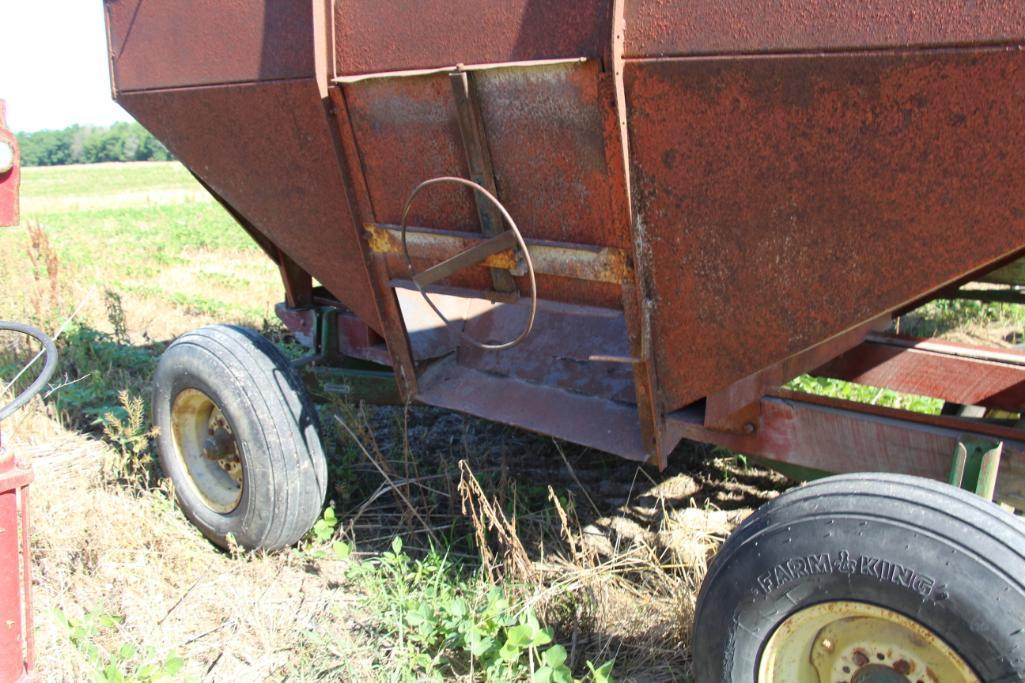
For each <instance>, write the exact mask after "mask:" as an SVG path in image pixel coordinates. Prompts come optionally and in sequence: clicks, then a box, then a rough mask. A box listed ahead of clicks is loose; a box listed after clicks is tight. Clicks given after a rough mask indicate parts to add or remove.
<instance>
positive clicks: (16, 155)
mask: <svg viewBox="0 0 1025 683" xmlns="http://www.w3.org/2000/svg"><path fill="white" fill-rule="evenodd" d="M6 113H7V111H6V108H5V104H4V101H3V100H0V145H5V149H0V226H8V225H17V224H18V218H19V215H18V191H19V188H20V186H21V152H20V150H19V149H18V141H17V140H16V139H15V137H14V133H12V132H11V131H9V130H7V118H6Z"/></svg>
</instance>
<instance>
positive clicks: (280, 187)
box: [118, 79, 381, 331]
mask: <svg viewBox="0 0 1025 683" xmlns="http://www.w3.org/2000/svg"><path fill="white" fill-rule="evenodd" d="M118 101H119V102H120V103H121V105H122V106H123V107H124V108H125V109H127V110H128V111H129V112H130V113H131V114H132V115H133V116H135V117H136V118H137V119H138V120H139V121H140V123H142V124H143V125H144V126H146V128H147V129H149V130H150V131H152V132H153V134H154V135H156V136H157V137H158V138H160V139H161V140H162V141H163V142H164V143H165V144H166V145H167V146H168V148H169V149H170V150H171V151H172V152H173V153H174V154H175V156H177V157H178V158H179V159H181V160H182V161H183V162H184V163H185V164H186V165H187V166H189V168H190V169H191V170H192V171H193V172H194V173H196V174H197V175H198V176H199V177H201V178H202V179H203V180H204V181H205V182H206V183H207V184H208V185H209V186H210V187H211V189H213V190H214V192H216V193H217V195H219V196H220V197H222V198H223V199H224V200H225V201H226V202H227V203H229V204H230V205H231V206H232V207H234V209H235V210H237V212H238V213H239V214H240V215H241V216H242V217H244V219H245V220H246V221H247V222H249V223H250V224H252V226H253V227H254V228H255V229H256V230H258V231H259V232H260V233H262V234H263V235H265V236H266V237H267V238H268V239H270V240H271V241H272V242H273V243H274V245H275V246H277V247H278V248H279V249H281V250H282V251H284V252H285V253H286V254H288V255H289V257H290V258H291V259H292V260H294V261H295V263H296V264H298V265H299V266H300V267H301V268H302V269H303V270H305V271H306V272H308V273H312V274H313V275H314V276H315V277H316V278H317V279H318V280H320V281H321V283H323V284H324V286H326V287H327V288H328V289H329V290H330V291H331V293H332V294H334V295H335V296H336V297H338V299H339V300H341V301H342V302H343V303H344V304H345V305H346V306H347V307H349V308H350V309H352V310H353V311H355V312H356V313H357V314H358V315H359V316H360V317H361V318H363V319H364V320H365V321H366V322H367V324H369V325H370V326H371V327H374V328H375V329H377V330H378V331H380V329H381V322H380V318H379V316H378V311H377V305H376V302H375V299H374V292H373V290H372V289H371V285H370V279H369V275H368V272H367V265H366V262H365V259H364V256H363V254H364V246H363V244H362V242H361V241H360V238H359V234H358V232H357V225H356V223H355V222H354V219H353V215H352V212H351V210H350V207H349V203H348V201H347V198H346V194H345V192H344V191H343V189H342V188H344V184H345V182H346V180H345V178H344V176H343V173H342V169H341V167H340V164H339V160H338V156H337V153H336V149H335V144H334V140H333V138H332V135H331V131H330V130H329V128H328V118H327V113H326V112H325V110H324V107H323V105H322V104H321V101H320V98H319V95H318V88H317V85H316V83H315V82H314V81H313V80H312V79H310V80H299V81H278V82H274V83H267V84H255V85H240V86H231V87H224V88H192V89H185V90H169V91H155V92H143V93H122V95H121V97H120V98H119V100H118Z"/></svg>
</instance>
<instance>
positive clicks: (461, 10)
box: [335, 0, 612, 75]
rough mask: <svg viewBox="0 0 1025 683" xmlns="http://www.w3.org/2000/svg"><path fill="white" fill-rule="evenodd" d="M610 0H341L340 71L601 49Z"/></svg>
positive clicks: (607, 26)
mask: <svg viewBox="0 0 1025 683" xmlns="http://www.w3.org/2000/svg"><path fill="white" fill-rule="evenodd" d="M611 5H612V2H611V0H574V1H573V2H566V1H565V0H482V1H477V2H469V1H467V0H418V1H417V2H409V1H408V0H336V2H335V59H336V64H337V71H338V73H339V74H342V75H350V74H363V73H376V72H382V71H398V70H405V69H424V68H435V67H444V66H455V65H456V64H490V63H494V62H519V61H528V60H538V59H558V58H565V57H598V56H601V55H602V54H604V52H605V45H606V44H607V43H608V42H609V38H610V35H611V28H610V26H611V15H610V11H611Z"/></svg>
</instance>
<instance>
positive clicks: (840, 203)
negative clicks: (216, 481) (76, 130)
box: [105, 0, 1025, 680]
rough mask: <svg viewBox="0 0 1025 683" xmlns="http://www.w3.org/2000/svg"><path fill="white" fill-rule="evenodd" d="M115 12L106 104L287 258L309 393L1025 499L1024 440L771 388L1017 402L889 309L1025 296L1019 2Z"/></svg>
mask: <svg viewBox="0 0 1025 683" xmlns="http://www.w3.org/2000/svg"><path fill="white" fill-rule="evenodd" d="M105 7H106V13H107V26H108V37H109V45H110V64H111V75H112V83H113V92H114V97H115V98H116V99H117V101H118V102H119V103H120V104H121V105H122V106H124V107H125V108H126V109H127V110H128V111H129V112H131V113H132V114H133V115H134V116H135V117H136V118H137V119H139V121H140V122H141V123H142V124H143V125H145V126H146V127H147V128H148V129H149V130H150V131H152V132H153V133H154V134H155V135H156V136H157V137H158V138H160V139H161V140H162V142H164V143H165V144H166V146H167V147H168V148H169V149H170V150H171V151H172V152H173V153H174V154H175V155H176V156H177V157H178V158H179V159H180V160H182V162H183V163H184V164H185V165H186V166H187V167H188V168H190V169H191V170H192V172H193V173H194V174H195V175H196V176H197V178H198V179H199V180H200V181H201V182H202V183H203V184H204V186H205V187H206V188H207V189H208V190H209V191H210V192H211V193H212V194H213V195H214V197H216V198H217V199H218V200H219V201H220V202H221V203H222V204H223V205H224V207H225V208H226V209H227V210H228V211H229V212H231V214H232V215H233V216H234V217H235V218H236V219H237V220H238V222H239V223H240V224H241V225H242V226H243V227H244V228H245V229H246V230H247V231H248V233H249V234H250V235H251V236H252V237H253V238H254V240H256V242H257V243H259V245H260V246H261V247H262V248H263V250H264V251H265V252H266V253H267V255H268V257H269V258H271V259H272V260H273V261H274V262H275V263H277V264H278V265H279V267H280V271H281V277H282V281H283V285H284V290H285V302H284V303H283V304H281V305H280V306H279V307H278V314H279V316H280V317H281V319H282V320H283V321H284V322H285V324H286V326H287V327H288V328H289V329H290V330H291V331H292V333H293V334H294V335H295V336H296V338H297V339H299V340H302V341H304V342H305V343H306V344H307V345H308V346H309V347H310V355H309V356H307V357H306V358H304V359H301V361H299V362H298V363H297V364H296V366H297V367H298V368H299V369H300V370H301V371H302V373H303V374H304V375H305V377H306V378H307V381H308V382H309V383H310V386H311V388H312V390H313V392H314V393H316V394H320V395H323V394H325V393H327V394H330V393H345V394H347V395H363V396H365V397H367V398H370V399H372V400H379V401H394V400H397V401H400V402H418V403H423V404H428V405H434V406H439V407H443V408H449V409H453V410H458V411H461V412H465V413H469V414H472V415H476V416H479V417H483V418H487V419H491V420H497V421H501V422H504V423H507V424H510V425H515V426H518V427H523V428H526V429H531V430H534V431H538V432H542V433H545V434H548V435H551V436H555V437H558V438H562V439H566V440H569V441H573V442H575V443H579V444H582V445H585V446H589V447H592V448H596V449H599V450H603V451H607V452H610V453H614V454H617V455H620V456H622V457H625V458H629V459H633V460H636V461H640V462H647V463H651V464H653V465H655V466H657V467H659V468H664V467H665V466H666V463H667V459H668V458H669V457H670V454H671V453H672V451H673V450H674V449H675V448H676V446H677V445H678V444H679V443H680V442H681V440H684V439H689V440H693V441H699V442H703V443H710V444H716V445H719V446H724V447H726V448H730V449H733V450H736V451H740V452H743V453H747V454H750V455H752V456H757V457H759V458H762V459H765V460H768V461H772V462H774V463H776V464H777V466H779V467H781V468H787V469H788V471H791V472H794V471H804V472H819V473H827V472H835V473H855V472H872V471H876V472H889V473H894V474H901V475H914V476H916V477H924V478H928V479H933V480H939V481H948V480H949V481H951V482H953V483H957V484H961V485H965V486H968V487H970V488H972V489H973V490H978V491H980V492H981V493H983V494H986V495H992V497H993V498H994V499H996V500H998V501H1001V502H1004V503H1007V504H1010V505H1015V506H1019V507H1025V433H1023V432H1022V431H1020V430H1019V429H1017V428H1015V426H1014V425H1013V424H1010V423H1007V422H1004V423H1001V422H999V421H992V420H984V419H975V418H969V417H966V416H959V415H946V414H944V415H923V414H918V413H914V412H911V411H906V410H895V409H890V408H882V407H878V406H873V405H866V404H859V403H853V402H850V401H842V400H837V399H830V398H824V397H820V396H813V395H810V394H807V393H802V392H797V391H793V390H788V389H785V388H783V387H784V385H785V384H786V383H787V382H788V381H789V380H791V379H793V378H794V377H797V376H799V375H802V374H811V375H815V376H819V377H827V378H835V379H841V380H847V381H853V382H859V383H862V384H868V385H871V386H876V387H881V388H888V389H893V390H896V391H900V392H906V393H912V394H917V395H924V396H931V397H935V398H939V399H942V400H944V401H946V402H948V403H950V404H962V405H974V406H983V407H985V408H992V409H1000V410H1003V411H1007V412H1011V413H1020V412H1022V407H1023V406H1025V353H1022V352H1019V351H1014V350H1007V349H991V348H981V347H976V346H968V345H963V344H954V343H950V342H945V341H939V340H933V339H915V338H910V337H907V336H902V335H900V334H899V333H896V332H895V328H894V326H893V320H894V319H895V318H897V317H899V316H900V315H902V314H903V313H905V312H907V311H910V310H912V309H914V308H915V307H917V306H920V305H921V304H923V303H925V302H928V301H930V300H932V299H936V298H944V297H977V298H980V299H983V300H996V299H1006V300H1012V299H1015V300H1016V298H1017V297H1019V296H1020V293H1019V292H1018V291H1017V286H1019V285H1025V278H1023V277H1022V275H1023V273H1025V266H1023V264H1025V260H1023V259H1022V257H1023V256H1025V157H1023V155H1022V154H1020V150H1021V149H1023V148H1025V116H1022V113H1023V112H1025V50H1023V47H1025V9H1023V7H1022V6H1021V4H1020V3H1018V2H1014V1H1012V0H998V1H997V2H993V3H989V4H986V5H985V6H982V5H971V6H967V5H966V6H957V7H955V6H953V5H951V4H950V3H945V2H941V1H940V0H914V1H913V2H910V3H908V2H897V0H873V1H872V2H869V3H858V4H851V3H846V2H843V1H842V0H801V1H799V2H794V3H784V4H773V5H765V6H764V7H755V6H753V5H752V4H751V3H746V2H742V1H741V0H726V1H725V2H724V1H722V0H699V1H697V2H693V1H691V2H682V1H680V2H675V1H670V2H664V1H662V0H581V1H580V2H574V3H563V2H559V1H557V0H505V1H503V2H492V1H490V0H480V1H477V2H452V1H450V0H424V1H422V2H417V3H411V2H402V1H401V0H388V1H386V2H372V1H370V0H304V1H303V2H285V1H283V0H263V1H261V2H252V3H242V4H237V6H235V5H233V7H232V11H226V10H224V9H223V8H221V7H219V6H218V5H217V4H215V3H207V2H203V1H202V0H188V1H186V2H146V3H142V2H140V0H106V2H105ZM214 34H216V35H218V36H223V35H231V36H232V41H231V42H230V45H229V44H227V43H226V42H225V41H222V40H219V39H211V38H210V36H212V35H214ZM226 140H231V143H230V144H225V142H224V141H226ZM442 178H450V179H451V178H454V179H457V180H454V181H442V180H439V179H442ZM452 183H460V184H462V185H464V187H455V186H452ZM475 188H480V189H479V190H478V189H475ZM414 198H415V202H414V201H413V200H414ZM977 281H985V282H989V283H990V284H991V286H992V287H991V288H990V289H982V290H979V289H973V288H967V289H966V288H965V287H964V285H966V284H968V283H972V282H977ZM1007 285H1011V288H1010V289H1007V288H1006V287H1007ZM993 287H997V288H996V289H994V288H993ZM999 287H1005V288H1004V289H1000V288H999ZM424 291H426V292H428V293H427V294H426V295H425V296H424V297H421V293H422V292H424ZM427 297H429V298H427ZM521 330H524V331H526V333H521ZM222 332H223V330H222ZM220 333H221V332H217V331H216V330H214V331H211V332H210V334H211V335H213V336H216V335H217V334H220ZM510 340H512V342H513V343H509V342H510ZM271 364H272V365H274V366H275V367H276V368H277V367H278V365H279V362H278V360H273V361H272V362H271ZM251 370H252V371H253V372H256V370H255V369H253V368H249V366H246V365H245V364H243V365H242V366H240V367H239V369H237V371H238V372H239V373H242V374H245V373H248V372H250V371H251ZM276 372H282V373H284V372H285V371H284V370H283V369H281V368H278V369H277V370H276ZM165 374H166V375H167V378H168V379H167V381H169V382H170V381H171V379H172V378H173V375H174V372H173V371H172V370H171V369H167V370H166V373H165ZM239 381H242V380H241V379H240V380H239ZM186 384H187V383H186ZM176 386H177V385H176ZM182 386H183V387H185V386H186V385H185V384H183V385H182ZM290 386H291V385H290ZM186 388H187V387H186ZM294 391H295V389H294V387H292V388H290V389H289V392H292V393H294ZM364 392H366V393H364ZM292 393H288V396H286V397H285V398H283V399H282V400H283V401H284V403H283V404H282V405H286V404H290V402H291V401H293V399H294V400H298V398H296V397H294V396H293V395H292ZM171 399H173V397H170V399H169V400H171ZM295 405H298V404H295ZM217 408H218V409H220V410H223V406H217ZM278 414H279V415H285V412H279V413H278ZM296 414H297V415H300V414H301V411H300V413H296ZM224 415H225V417H226V418H227V419H228V420H229V421H230V420H231V419H233V418H232V415H230V414H228V412H224ZM313 438H315V437H313ZM283 443H284V442H283ZM980 443H981V444H989V445H988V446H986V447H985V449H984V451H985V452H986V453H988V454H987V455H979V456H978V457H977V456H976V454H975V451H976V450H977V448H976V445H977V444H980ZM307 447H308V448H307ZM303 448H306V450H304V451H303V452H304V453H307V454H313V453H314V452H315V451H317V450H318V448H319V445H316V447H313V446H312V445H311V444H309V443H307V444H306V446H304V447H303ZM246 450H247V449H246V448H245V447H243V448H241V449H240V451H241V452H240V453H239V456H240V461H241V467H242V470H243V475H242V480H243V481H245V473H246V471H247V467H248V466H252V467H256V465H255V464H253V465H247V462H252V463H262V464H260V466H261V467H262V466H264V465H267V462H264V460H265V459H266V457H268V456H266V454H261V453H260V452H255V451H254V452H248V453H247V452H246ZM272 450H273V449H272ZM962 451H963V454H962ZM275 452H276V451H275ZM996 453H999V458H997V457H996V455H995V454H996ZM311 457H312V455H311ZM997 463H999V474H998V473H997V472H998V470H997ZM311 466H312V465H311ZM314 469H316V467H314ZM243 489H244V487H243ZM315 489H316V487H314V488H313V489H311V490H313V491H314V493H315ZM908 504H909V505H911V504H912V503H911V502H909V503H908ZM931 504H932V503H929V504H928V505H931ZM928 505H927V507H928ZM289 509H291V508H289ZM993 509H994V510H996V509H997V508H995V507H994V508H993ZM290 519H291V522H289V528H293V529H298V526H299V523H298V522H297V521H296V519H297V518H294V519H293V518H290ZM994 523H995V522H994ZM872 524H885V521H883V520H875V521H873V522H872ZM287 536H288V535H287V534H278V536H277V537H276V538H277V541H278V542H286V541H287V540H288V538H287ZM293 540H294V539H293ZM840 602H842V601H840ZM878 607H880V608H888V606H887V605H878ZM738 609H739V607H738ZM1016 609H1017V608H1016ZM1022 609H1025V607H1023V608H1022ZM898 611H899V610H898ZM904 616H905V617H906V616H907V615H906V614H904ZM902 618H903V617H902ZM941 621H942V620H941ZM937 623H940V622H937ZM928 627H929V625H928V624H925V625H923V628H928ZM938 628H939V627H938ZM941 630H942V629H941ZM948 635H949V634H948ZM936 637H937V641H936V642H937V643H946V642H948V641H947V640H945V638H946V637H947V636H946V635H944V634H942V633H940V634H937V636H936ZM948 644H950V643H948ZM951 646H953V647H955V649H956V647H957V646H956V643H955V644H951ZM944 647H945V646H944ZM937 648H940V646H939V645H937ZM784 649H785V648H784ZM940 649H942V648H940ZM780 651H783V650H780ZM937 651H939V650H937ZM964 654H965V653H963V652H960V654H958V656H961V655H964ZM923 656H924V655H923ZM1005 660H1006V662H1011V664H1008V666H1012V667H1013V666H1018V664H1014V662H1016V661H1017V662H1019V664H1020V660H1014V659H1013V658H1011V657H1007V658H1005ZM922 661H924V660H922ZM951 661H954V660H951ZM968 665H969V666H977V665H976V664H974V663H973V662H968ZM952 666H953V665H952ZM955 668H956V667H955ZM1015 670H1016V669H1015ZM722 675H723V676H726V674H725V673H723V674H722ZM738 675H740V676H741V677H740V678H737V679H736V680H745V679H744V678H743V676H746V675H753V673H750V672H748V673H745V674H743V675H741V674H738ZM872 675H875V674H871V672H869V673H859V674H857V676H856V677H855V678H857V677H858V676H861V677H862V678H864V680H869V679H870V676H872ZM887 675H889V674H887ZM901 675H903V674H901ZM858 680H861V679H860V678H859V679H858Z"/></svg>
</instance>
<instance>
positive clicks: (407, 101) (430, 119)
mask: <svg viewBox="0 0 1025 683" xmlns="http://www.w3.org/2000/svg"><path fill="white" fill-rule="evenodd" d="M341 88H342V92H343V93H344V97H345V103H346V106H347V108H348V112H349V122H350V125H351V128H352V134H353V137H354V138H355V142H356V145H357V147H358V149H359V153H360V160H361V162H362V166H363V173H364V177H365V179H366V187H367V190H368V193H369V201H370V204H371V207H372V210H373V212H374V218H373V220H374V221H375V222H378V223H389V224H394V225H398V223H399V222H400V221H401V219H402V208H403V206H404V205H405V203H406V199H407V198H408V197H409V193H410V192H412V191H413V188H415V187H416V186H417V185H419V184H420V183H421V182H423V181H424V180H427V179H428V178H434V177H437V176H459V177H462V178H465V177H467V176H468V175H469V169H468V168H467V165H466V155H465V154H464V153H463V148H462V140H461V137H460V133H459V115H458V112H457V111H456V104H455V99H454V98H453V97H452V86H451V85H450V84H449V81H448V76H446V75H444V74H437V75H432V76H418V77H409V78H382V79H369V80H365V81H359V82H357V83H348V84H345V85H343V86H341ZM409 224H410V225H424V226H428V227H434V228H444V229H448V230H462V231H466V232H479V231H480V227H479V225H478V222H477V212H476V210H475V204H474V200H473V193H472V192H471V191H470V190H468V189H466V188H462V187H444V188H430V189H428V190H426V191H425V192H423V193H421V195H420V196H418V198H417V202H416V204H415V205H414V206H413V208H412V209H411V210H410V214H409Z"/></svg>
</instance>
